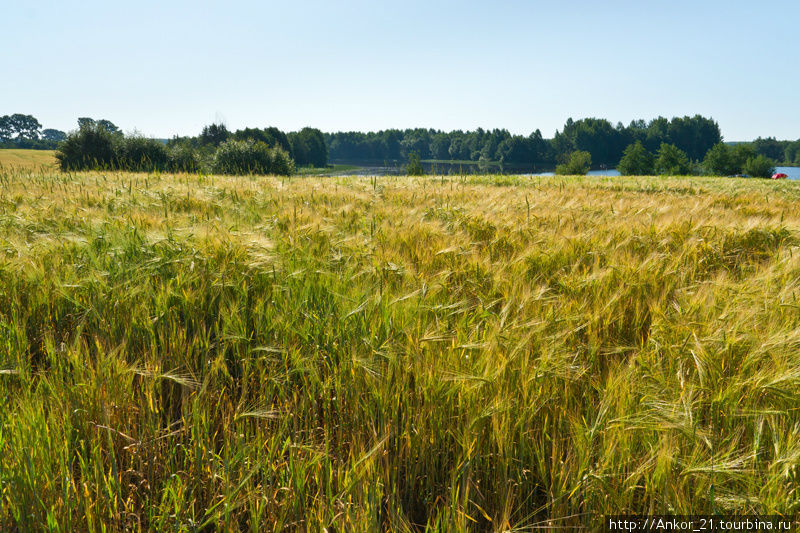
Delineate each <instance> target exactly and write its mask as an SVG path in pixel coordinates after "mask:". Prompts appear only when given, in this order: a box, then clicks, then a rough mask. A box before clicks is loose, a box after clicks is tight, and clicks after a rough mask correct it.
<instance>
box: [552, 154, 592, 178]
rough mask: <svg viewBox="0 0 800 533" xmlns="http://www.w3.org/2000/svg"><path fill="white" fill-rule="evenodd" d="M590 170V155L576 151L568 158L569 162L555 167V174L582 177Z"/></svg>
mask: <svg viewBox="0 0 800 533" xmlns="http://www.w3.org/2000/svg"><path fill="white" fill-rule="evenodd" d="M590 168H592V154H590V153H589V152H585V151H583V150H576V151H575V152H572V153H571V154H570V156H569V161H568V162H567V163H565V164H563V165H558V166H557V167H556V174H558V175H569V176H583V175H585V174H586V173H587V172H589V169H590Z"/></svg>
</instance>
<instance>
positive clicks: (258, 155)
mask: <svg viewBox="0 0 800 533" xmlns="http://www.w3.org/2000/svg"><path fill="white" fill-rule="evenodd" d="M209 156H210V157H209ZM56 158H57V159H58V162H59V165H60V167H61V169H62V170H65V171H67V170H100V169H103V170H128V171H133V172H152V171H167V172H199V171H201V170H203V169H207V170H211V171H213V172H217V173H221V174H280V175H289V174H291V173H292V172H294V161H293V160H292V158H291V157H290V156H289V153H288V152H287V151H286V150H284V149H283V148H281V147H280V146H278V145H276V146H275V147H274V148H270V147H269V146H267V145H266V144H265V143H263V142H255V141H252V140H246V141H236V140H232V139H230V140H227V141H225V142H223V143H221V144H220V145H219V146H218V147H217V148H216V149H215V151H214V152H212V153H211V154H207V155H206V159H207V160H208V159H210V161H208V162H207V164H203V162H202V160H201V156H200V153H199V151H198V150H197V149H196V148H195V147H193V146H192V145H191V144H188V143H177V144H173V145H171V146H165V145H164V144H163V143H161V142H159V141H158V140H155V139H148V138H146V137H142V136H139V135H129V136H125V135H123V134H122V133H119V132H112V131H109V130H108V129H107V128H103V127H101V126H99V125H97V124H88V123H87V124H82V125H81V127H80V128H79V129H78V130H77V131H75V132H72V133H70V134H69V135H68V136H67V139H66V140H65V141H63V142H62V143H61V144H60V145H59V149H58V152H56Z"/></svg>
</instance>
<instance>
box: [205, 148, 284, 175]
mask: <svg viewBox="0 0 800 533" xmlns="http://www.w3.org/2000/svg"><path fill="white" fill-rule="evenodd" d="M293 167H294V165H293V163H292V160H291V158H289V154H288V153H287V152H286V151H285V150H283V149H281V148H278V147H275V148H270V147H269V146H267V145H266V144H264V143H263V142H253V141H251V140H248V141H235V140H228V141H225V142H224V143H222V144H220V145H219V148H217V151H216V153H215V154H214V162H213V165H212V169H213V171H214V172H216V173H219V174H282V175H289V174H291V173H292V171H293V170H294V168H293Z"/></svg>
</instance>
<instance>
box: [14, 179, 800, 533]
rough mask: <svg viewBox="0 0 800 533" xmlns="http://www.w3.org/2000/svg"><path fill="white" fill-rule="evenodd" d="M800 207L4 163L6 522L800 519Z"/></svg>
mask: <svg viewBox="0 0 800 533" xmlns="http://www.w3.org/2000/svg"><path fill="white" fill-rule="evenodd" d="M798 201H800V183H795V182H784V183H776V182H773V181H756V180H741V179H715V178H686V179H679V178H674V179H671V178H670V179H666V178H606V177H597V178H560V177H549V178H514V177H502V176H501V177H481V176H466V177H456V178H440V177H436V178H432V177H421V178H410V177H385V178H324V179H323V178H315V177H301V178H285V179H281V178H272V177H223V176H207V175H170V174H129V173H102V172H90V173H59V172H55V171H53V172H50V171H44V170H42V171H37V172H33V171H25V170H20V169H15V170H10V169H9V168H7V167H6V166H5V165H4V166H3V169H0V529H2V530H4V531H31V530H49V531H103V530H105V531H120V530H140V529H146V530H157V531H240V530H241V531H322V530H327V531H329V532H333V531H338V532H345V531H379V530H385V531H421V530H431V531H525V530H531V529H534V528H536V527H542V526H547V527H564V528H566V529H572V528H576V527H579V526H584V527H587V528H589V529H595V528H596V527H598V524H599V520H600V519H601V518H602V515H603V514H604V513H678V514H689V513H703V514H711V513H727V512H764V513H782V514H787V513H788V514H791V513H796V512H798V511H800V503H799V502H800V494H798V487H800V302H799V301H798V290H800V279H799V278H798V276H800V250H798V243H799V239H800V210H798ZM795 254H798V255H797V256H795Z"/></svg>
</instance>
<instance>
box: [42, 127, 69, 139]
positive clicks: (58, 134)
mask: <svg viewBox="0 0 800 533" xmlns="http://www.w3.org/2000/svg"><path fill="white" fill-rule="evenodd" d="M66 138H67V134H66V133H64V132H63V131H61V130H54V129H52V128H48V129H45V130H42V139H44V140H45V141H52V142H61V141H63V140H64V139H66Z"/></svg>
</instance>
